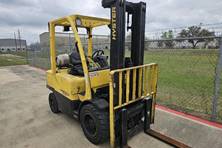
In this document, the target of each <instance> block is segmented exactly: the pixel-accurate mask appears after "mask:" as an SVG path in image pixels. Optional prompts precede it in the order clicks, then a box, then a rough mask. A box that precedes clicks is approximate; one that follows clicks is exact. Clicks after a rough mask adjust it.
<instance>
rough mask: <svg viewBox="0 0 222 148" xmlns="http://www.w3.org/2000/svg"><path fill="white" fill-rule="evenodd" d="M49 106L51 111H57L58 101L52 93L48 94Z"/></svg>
mask: <svg viewBox="0 0 222 148" xmlns="http://www.w3.org/2000/svg"><path fill="white" fill-rule="evenodd" d="M49 106H50V109H51V111H52V112H53V113H59V112H60V111H59V107H58V102H57V100H56V96H55V94H54V93H50V94H49Z"/></svg>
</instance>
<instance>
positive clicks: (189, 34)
mask: <svg viewBox="0 0 222 148" xmlns="http://www.w3.org/2000/svg"><path fill="white" fill-rule="evenodd" d="M214 36H215V33H214V32H212V31H209V30H207V29H204V28H201V27H200V26H191V27H188V28H187V29H183V30H181V31H180V32H179V34H178V35H177V36H174V34H173V31H172V30H169V31H166V32H163V33H162V35H161V39H162V40H160V41H158V43H157V44H158V45H157V46H158V47H163V46H164V45H165V47H167V48H173V47H174V45H175V42H174V41H173V40H172V39H174V38H176V39H177V41H178V42H182V41H184V40H187V41H188V42H189V43H190V44H191V45H192V48H193V49H195V48H196V47H197V45H198V43H201V42H206V43H207V42H210V41H212V40H213V39H211V38H210V39H209V38H204V37H214Z"/></svg>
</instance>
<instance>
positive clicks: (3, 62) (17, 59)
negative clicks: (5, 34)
mask: <svg viewBox="0 0 222 148" xmlns="http://www.w3.org/2000/svg"><path fill="white" fill-rule="evenodd" d="M17 54H21V55H22V54H23V53H17ZM24 64H27V60H26V58H25V57H24V56H18V55H15V53H14V55H13V54H9V53H7V54H6V53H4V54H3V53H1V54H0V66H11V65H24Z"/></svg>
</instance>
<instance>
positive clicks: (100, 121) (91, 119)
mask: <svg viewBox="0 0 222 148" xmlns="http://www.w3.org/2000/svg"><path fill="white" fill-rule="evenodd" d="M80 123H81V126H82V129H83V132H84V134H85V136H86V138H87V139H88V140H89V141H90V142H92V143H93V144H96V145H97V144H101V143H104V142H105V141H107V139H108V135H109V128H108V124H109V120H108V113H107V112H106V111H101V110H98V109H97V108H96V107H95V106H93V105H92V104H87V105H85V106H83V107H82V108H81V111H80Z"/></svg>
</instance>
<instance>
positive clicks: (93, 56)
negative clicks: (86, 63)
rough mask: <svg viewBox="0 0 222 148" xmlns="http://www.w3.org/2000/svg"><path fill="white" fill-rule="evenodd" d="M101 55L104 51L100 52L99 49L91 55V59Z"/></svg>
mask: <svg viewBox="0 0 222 148" xmlns="http://www.w3.org/2000/svg"><path fill="white" fill-rule="evenodd" d="M102 55H104V51H103V50H101V49H99V50H96V51H95V52H94V53H93V55H92V58H95V57H97V56H102Z"/></svg>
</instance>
